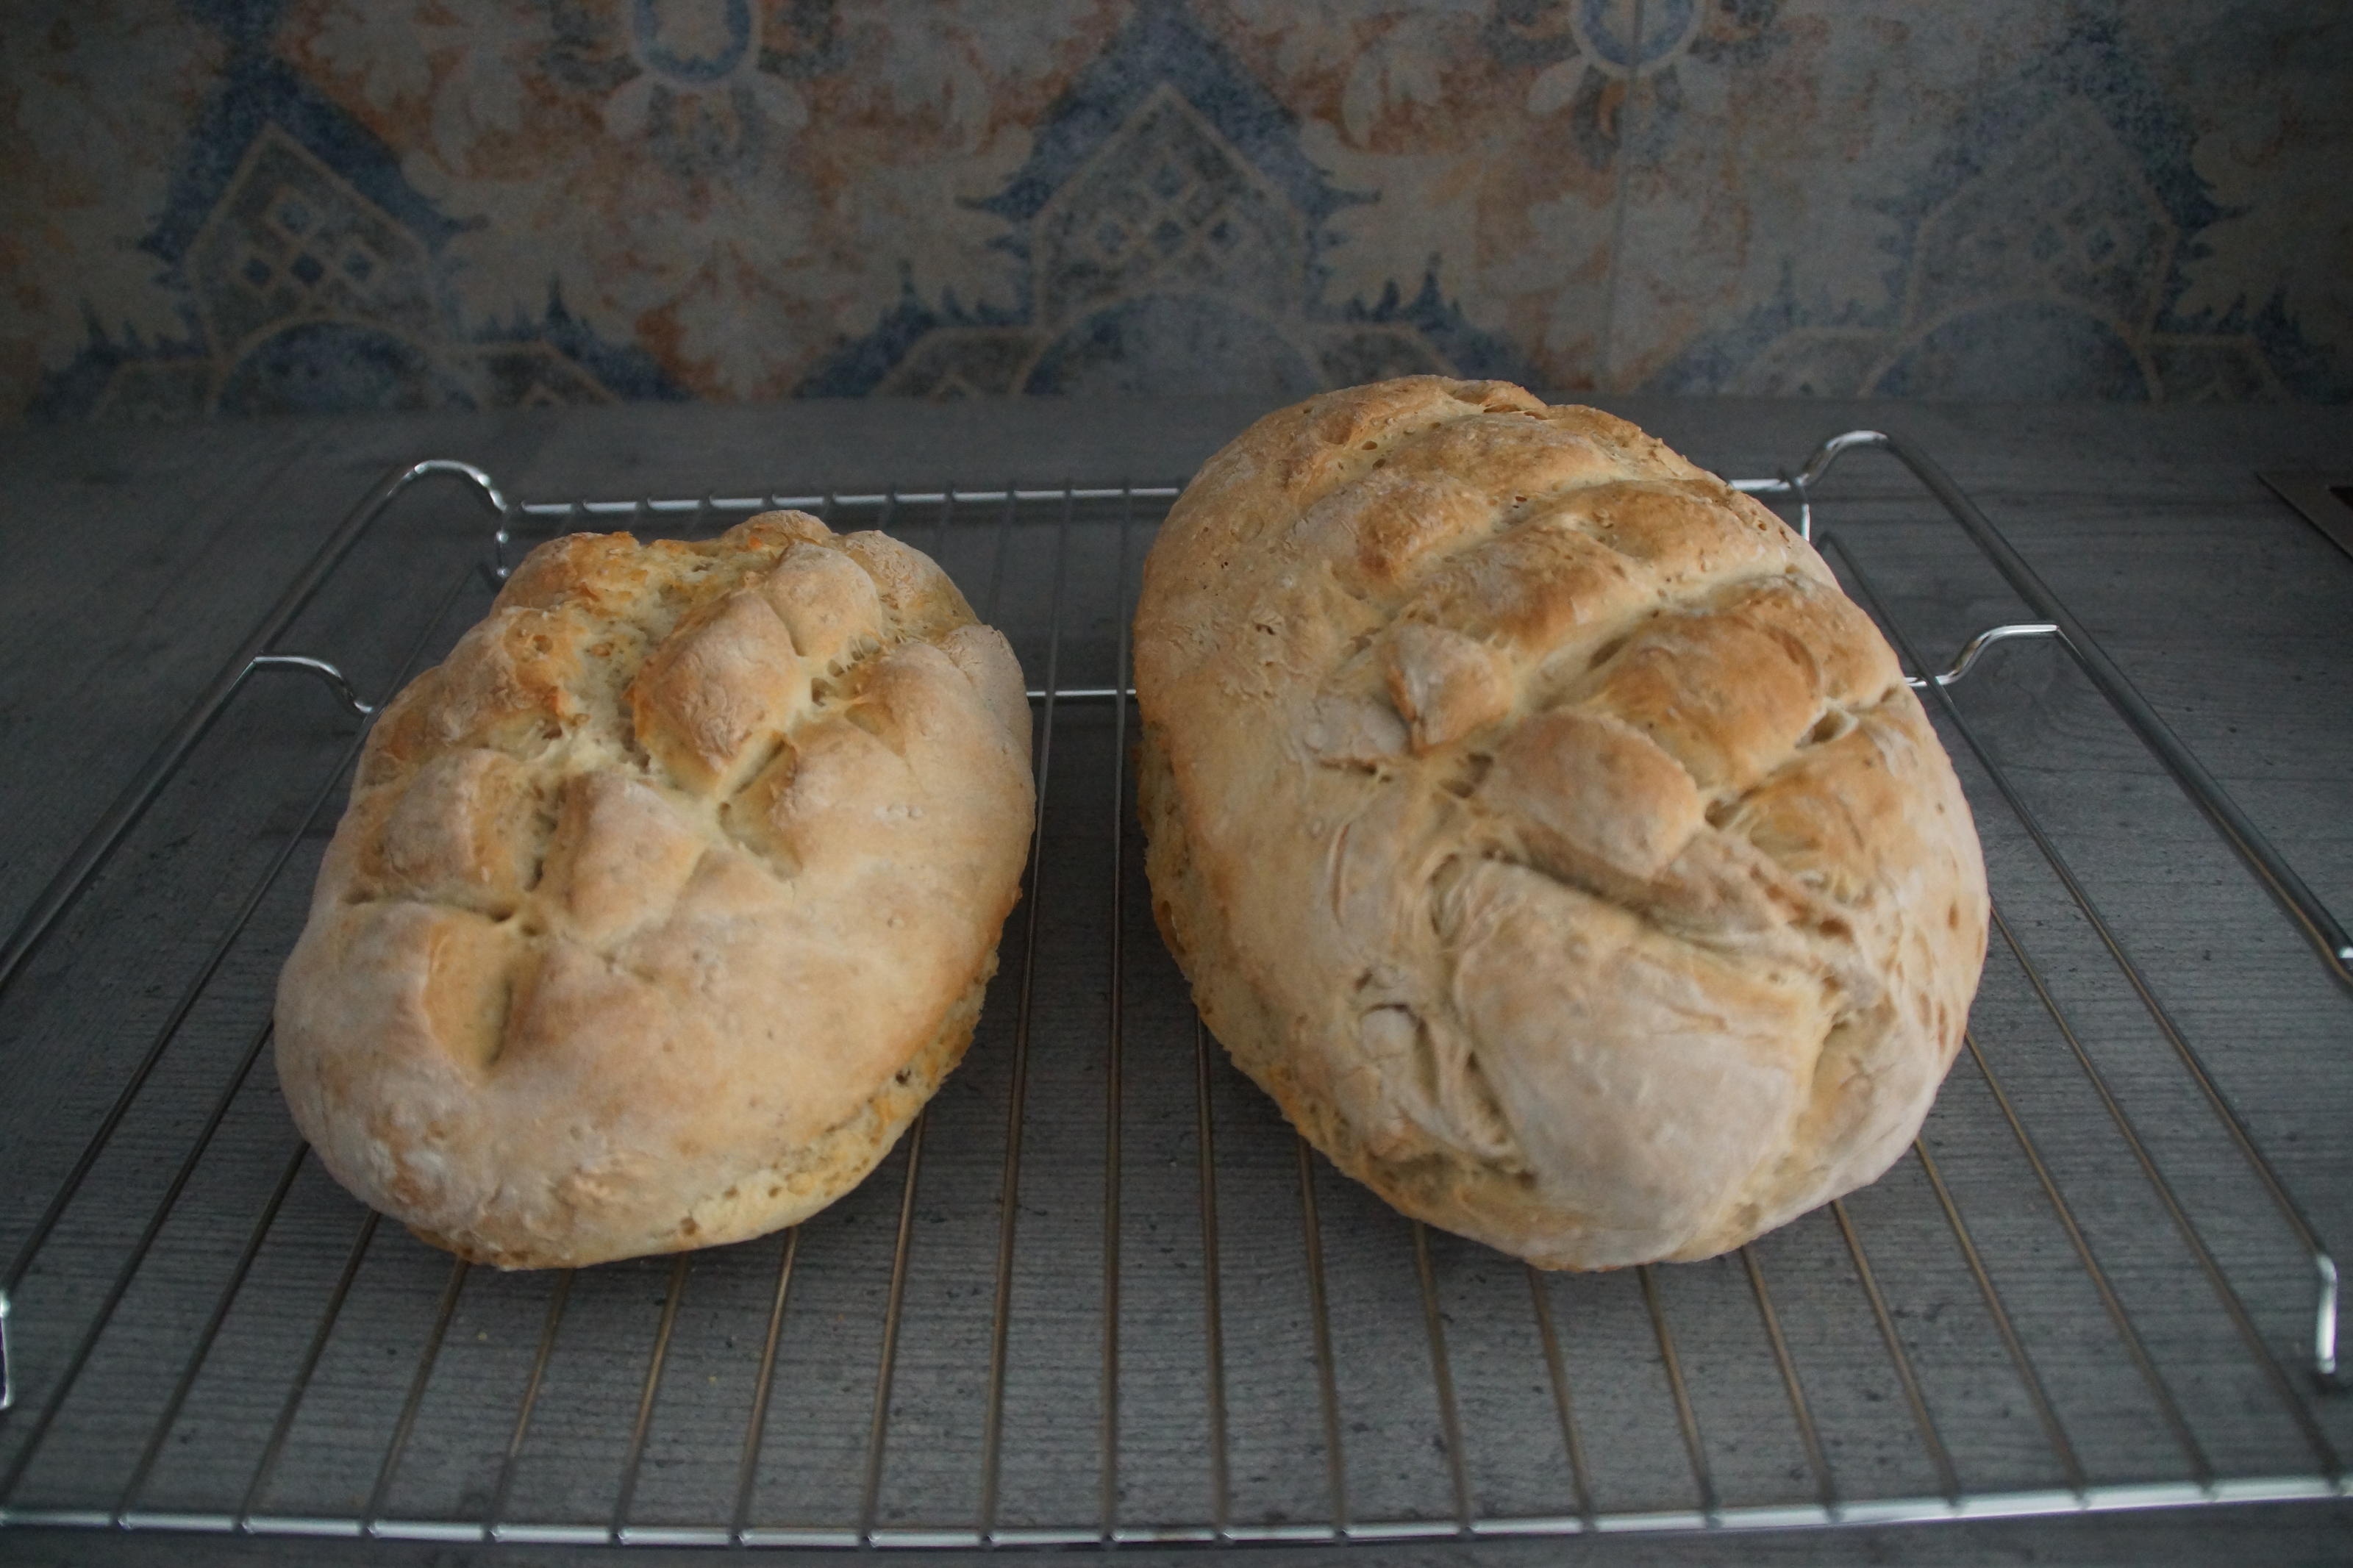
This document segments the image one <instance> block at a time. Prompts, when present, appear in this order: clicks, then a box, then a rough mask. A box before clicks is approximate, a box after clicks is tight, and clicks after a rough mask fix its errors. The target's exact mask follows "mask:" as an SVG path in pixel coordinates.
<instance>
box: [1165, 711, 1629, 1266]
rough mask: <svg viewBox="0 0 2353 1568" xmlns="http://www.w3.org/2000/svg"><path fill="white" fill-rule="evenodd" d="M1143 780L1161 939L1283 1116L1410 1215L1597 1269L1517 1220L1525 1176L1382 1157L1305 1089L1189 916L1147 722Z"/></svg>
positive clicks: (1189, 885)
mask: <svg viewBox="0 0 2353 1568" xmlns="http://www.w3.org/2000/svg"><path fill="white" fill-rule="evenodd" d="M1135 784H1136V815H1137V816H1138V817H1139V818H1140V819H1141V822H1142V826H1143V828H1144V833H1145V864H1146V866H1147V868H1148V872H1149V878H1150V881H1151V884H1152V889H1153V898H1152V914H1153V920H1154V921H1155V924H1157V925H1158V927H1159V928H1160V936H1161V940H1162V941H1163V942H1166V944H1167V946H1168V951H1169V952H1170V953H1171V954H1172V955H1174V956H1175V958H1176V965H1177V967H1178V968H1179V969H1180V970H1181V971H1183V972H1184V974H1185V978H1186V981H1187V984H1188V985H1189V987H1190V989H1191V991H1192V994H1193V1003H1194V1006H1195V1008H1196V1010H1197V1011H1198V1012H1199V1014H1200V1015H1201V1021H1202V1023H1203V1024H1204V1025H1205V1026H1207V1027H1208V1031H1209V1033H1210V1034H1211V1035H1212V1036H1214V1037H1216V1038H1217V1041H1218V1044H1219V1047H1221V1048H1222V1049H1223V1050H1224V1051H1225V1053H1226V1057H1227V1059H1228V1060H1229V1061H1231V1062H1232V1063H1233V1064H1234V1066H1235V1067H1236V1068H1239V1069H1240V1072H1241V1074H1242V1076H1243V1077H1245V1078H1247V1079H1250V1082H1252V1083H1254V1084H1256V1085H1257V1086H1258V1087H1259V1089H1260V1090H1261V1092H1263V1093H1264V1094H1265V1095H1266V1097H1267V1098H1268V1099H1270V1100H1273V1101H1274V1103H1275V1108H1276V1109H1277V1110H1281V1111H1282V1118H1283V1120H1284V1121H1288V1122H1289V1123H1291V1125H1292V1127H1293V1129H1295V1130H1296V1131H1298V1133H1299V1134H1300V1136H1301V1137H1303V1138H1304V1139H1306V1140H1307V1142H1309V1144H1311V1145H1312V1146H1313V1147H1314V1149H1315V1151H1316V1152H1318V1153H1320V1154H1322V1155H1323V1156H1324V1158H1325V1159H1326V1160H1329V1161H1330V1162H1331V1163H1332V1164H1333V1166H1334V1168H1335V1169H1336V1170H1337V1171H1339V1172H1340V1173H1341V1174H1342V1175H1345V1176H1346V1177H1348V1178H1350V1179H1351V1180H1353V1181H1355V1182H1357V1183H1358V1184H1362V1185H1363V1186H1365V1187H1367V1188H1369V1189H1370V1190H1371V1191H1372V1193H1373V1194H1374V1195H1376V1196H1377V1197H1378V1198H1380V1199H1381V1201H1382V1202H1384V1203H1386V1204H1388V1205H1389V1206H1390V1207H1391V1208H1394V1209H1396V1210H1397V1211H1398V1213H1400V1214H1402V1215H1406V1216H1407V1217H1408V1218H1409V1219H1414V1220H1419V1221H1420V1222H1421V1223H1423V1224H1425V1225H1432V1226H1437V1227H1438V1228H1439V1229H1440V1230H1443V1231H1447V1232H1450V1233H1451V1234H1453V1235H1456V1236H1461V1237H1468V1238H1469V1239H1471V1240H1472V1241H1476V1242H1480V1243H1482V1244H1484V1245H1486V1246H1488V1247H1494V1248H1496V1249H1497V1250H1499V1251H1503V1252H1508V1253H1510V1254H1512V1255H1513V1256H1514V1257H1517V1258H1522V1259H1524V1260H1525V1261H1526V1262H1529V1263H1532V1264H1534V1265H1535V1266H1536V1267H1537V1268H1553V1269H1575V1270H1578V1271H1581V1272H1596V1271H1599V1270H1597V1269H1596V1268H1594V1266H1593V1265H1590V1264H1584V1263H1579V1262H1577V1261H1576V1260H1575V1259H1574V1258H1568V1257H1566V1256H1563V1255H1562V1254H1560V1253H1559V1252H1557V1251H1546V1249H1545V1248H1544V1247H1542V1245H1541V1244H1540V1243H1538V1242H1537V1241H1536V1240H1535V1238H1534V1237H1531V1235H1530V1234H1529V1232H1528V1228H1527V1226H1525V1224H1523V1225H1521V1226H1513V1225H1512V1224H1511V1223H1510V1221H1509V1218H1508V1217H1507V1216H1509V1215H1512V1213H1513V1212H1514V1210H1524V1209H1525V1206H1526V1195H1525V1190H1524V1186H1523V1184H1522V1183H1520V1182H1518V1181H1516V1180H1514V1179H1513V1178H1510V1177H1507V1176H1504V1175H1502V1174H1499V1173H1496V1172H1493V1171H1491V1170H1487V1169H1484V1168H1482V1167H1479V1166H1475V1165H1472V1164H1468V1163H1452V1162H1442V1161H1438V1160H1423V1161H1417V1162H1414V1163H1411V1164H1409V1165H1397V1164H1392V1163H1389V1162H1387V1161H1383V1160H1379V1159H1377V1158H1375V1157H1374V1156H1373V1155H1372V1154H1371V1153H1370V1152H1368V1151H1367V1150H1366V1149H1365V1148H1364V1146H1363V1144H1362V1143H1361V1142H1358V1141H1357V1140H1356V1137H1355V1136H1354V1134H1353V1133H1352V1132H1351V1131H1349V1129H1348V1127H1347V1124H1346V1123H1345V1121H1342V1120H1341V1119H1340V1118H1339V1117H1338V1116H1337V1115H1336V1114H1335V1113H1334V1112H1333V1111H1332V1110H1331V1108H1330V1107H1329V1106H1328V1105H1327V1104H1326V1103H1325V1102H1324V1100H1321V1099H1319V1098H1318V1097H1316V1096H1314V1095H1310V1094H1306V1093H1303V1092H1302V1091H1301V1090H1300V1089H1299V1087H1298V1086H1297V1085H1296V1084H1295V1083H1294V1082H1293V1079H1292V1077H1291V1075H1290V1074H1289V1073H1287V1072H1285V1071H1284V1070H1283V1069H1282V1065H1281V1061H1280V1058H1279V1055H1278V1054H1277V1053H1276V1052H1274V1051H1271V1050H1260V1049H1257V1048H1254V1047H1256V1046H1257V1044H1258V1042H1259V1041H1261V1039H1263V1040H1266V1041H1269V1042H1271V1041H1272V1040H1274V1039H1275V1038H1276V1037H1277V1034H1276V1031H1277V1026H1276V1024H1275V1022H1274V1020H1272V1019H1271V1018H1269V1017H1268V1016H1266V1014H1265V1010H1264V1009H1263V1008H1262V1007H1261V1006H1260V1005H1258V1002H1257V998H1256V997H1254V996H1253V995H1252V994H1250V991H1249V989H1248V988H1247V987H1246V986H1243V985H1240V984H1235V983H1233V982H1232V981H1231V980H1230V978H1229V977H1231V976H1234V975H1237V974H1239V973H1241V971H1240V967H1239V966H1238V965H1237V964H1236V963H1232V962H1231V961H1230V960H1229V959H1227V958H1224V957H1222V956H1221V955H1220V954H1219V952H1217V951H1216V949H1217V947H1218V945H1219V934H1220V933H1219V932H1218V931H1213V930H1207V929H1201V928H1200V927H1198V925H1197V923H1196V922H1195V921H1192V920H1191V919H1189V918H1188V917H1189V913H1190V907H1191V906H1193V905H1195V904H1196V903H1197V902H1198V895H1197V894H1196V893H1195V891H1194V888H1195V879H1196V874H1195V869H1194V866H1193V861H1192V857H1191V854H1190V853H1189V851H1188V849H1187V845H1186V841H1185V832H1184V826H1183V819H1182V816H1181V814H1180V813H1179V812H1178V811H1177V810H1176V803H1175V798H1174V795H1173V792H1172V788H1171V784H1172V781H1171V779H1170V777H1169V772H1168V757H1167V753H1166V750H1165V749H1164V747H1163V746H1162V744H1161V742H1160V740H1159V737H1158V736H1157V735H1156V734H1155V731H1153V729H1152V727H1151V726H1150V725H1148V724H1147V725H1145V727H1144V729H1143V731H1142V733H1141V734H1140V735H1139V737H1138V738H1137V741H1136V752H1135ZM1221 982H1223V983H1221ZM1603 1267H1604V1268H1615V1267H1619V1266H1618V1265H1605V1266H1603Z"/></svg>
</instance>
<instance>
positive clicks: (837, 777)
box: [277, 512, 1034, 1268]
mask: <svg viewBox="0 0 2353 1568" xmlns="http://www.w3.org/2000/svg"><path fill="white" fill-rule="evenodd" d="M1033 806H1034V796H1033V794H1032V790H1031V784H1030V779H1029V703H1028V700H1027V698H1026V696H1025V695H1024V691H1023V682H1022V679H1021V673H1020V669H1019V667H1018V664H1017V663H1016V662H1015V660H1014V658H1013V654H1012V650H1011V649H1010V648H1009V647H1008V646H1007V645H1006V642H1005V639H1004V638H1003V637H1000V636H999V635H998V634H997V633H996V632H995V631H993V630H991V629H989V628H987V627H985V626H979V625H978V624H976V622H975V620H974V617H973V615H972V611H971V609H970V607H969V606H968V605H966V604H965V601H964V598H963V596H962V595H960V594H958V593H957V592H956V590H955V586H954V584H951V583H950V582H949V581H948V579H947V577H946V575H945V574H944V573H942V572H941V571H940V569H939V568H938V567H937V566H936V565H935V564H934V563H932V562H931V561H930V560H929V559H928V558H927V557H925V556H923V555H922V554H921V553H920V552H916V551H914V550H913V549H910V548H909V547H907V546H905V545H903V544H900V543H898V542H895V541H892V540H891V539H889V538H888V537H886V536H884V535H881V534H879V533H857V534H849V535H836V534H834V533H833V532H832V531H830V530H829V529H828V528H827V527H826V526H825V525H824V524H823V523H822V522H819V521H818V520H816V519H814V518H811V517H808V516H807V515H805V514H802V513H797V512H772V513H768V514H765V515H764V516H761V517H756V518H754V519H752V520H750V521H746V522H744V523H742V524H739V525H738V526H736V527H735V528H733V529H731V530H730V531H727V532H726V533H725V534H723V535H722V536H721V537H719V538H717V539H715V540H710V541H704V542H678V541H668V540H663V541H655V542H649V543H644V544H640V543H638V542H637V541H636V540H635V539H633V538H631V537H630V536H629V535H628V534H601V535H600V534H575V535H571V536H567V537H565V538H563V539H558V540H555V541H553V542H549V543H547V544H545V545H543V546H541V547H540V548H539V549H537V550H535V551H533V552H532V554H531V555H530V556H529V557H528V558H527V559H526V560H525V561H524V562H523V563H522V565H521V566H519V567H518V568H517V569H516V571H515V573H514V574H513V576H512V579H511V580H510V581H509V583H508V584H507V585H506V586H505V588H504V589H503V590H502V591H501V593H500V595H499V596H498V599H497V601H496V603H495V604H494V605H493V606H492V609H491V613H490V615H489V616H487V617H486V618H485V619H484V620H483V621H482V622H481V623H480V625H478V626H475V627H473V628H472V629H471V630H470V631H469V632H467V633H466V634H465V636H464V637H461V638H460V639H459V642H458V645H457V646H456V647H455V648H454V649H453V650H452V651H451V653H450V655H449V657H448V659H446V660H445V661H444V662H443V663H442V664H441V665H440V666H439V667H438V668H435V669H432V670H428V671H427V672H426V673H425V674H424V675H422V676H420V677H419V678H418V679H417V680H416V681H414V682H413V683H412V684H411V685H410V686H409V687H408V688H407V689H406V690H404V691H403V692H402V693H401V694H400V695H399V696H398V697H397V698H396V699H395V700H393V701H392V702H391V703H390V704H389V705H387V707H386V708H385V711H384V713H383V715H382V716H381V718H380V719H379V721H378V722H377V724H376V726H375V730H374V731H372V732H371V733H370V735H369V737H368V741H367V743H366V746H365V748H364V751H363V752H362V757H361V762H360V766H359V770H358V774H357V778H356V782H355V784H354V786H353V797H352V802H351V805H350V807H349V808H348V810H347V811H346V813H345V815H344V817H343V822H342V824H341V826H339V827H338V829H337V831H336V834H335V837H334V839H333V841H332V844H331V845H330V847H329V848H328V851H327V855H326V858H325V860H324V862H323V864H322V868H321V871H320V876H319V881H318V885H317V889H316V891H315V893H314V896H313V899H312V903H311V917H310V921H309V923H308V924H307V926H306V927H305V929H304V931H303V933H302V936H301V941H300V942H298V943H297V944H296V946H295V949H294V951H293V952H292V954H291V955H290V957H289V959H288V962H287V964H286V968H285V970H284V972H283V973H282V975H281V976H280V986H279V1000H278V1030H277V1055H278V1064H279V1075H280V1082H281V1084H282V1086H283V1088H284V1089H285V1093H286V1097H287V1100H288V1103H289V1105H290V1109H291V1110H292V1111H293V1113H294V1117H295V1120H296V1121H297V1122H298V1124H299V1125H300V1126H301V1129H302V1131H303V1132H304V1134H305V1135H306V1136H307V1137H309V1138H310V1139H311V1142H312V1143H313V1145H314V1146H315V1148H316V1149H317V1151H318V1153H319V1155H320V1158H321V1160H322V1163H324V1164H325V1165H326V1167H327V1168H328V1170H329V1171H331V1172H332V1173H333V1174H334V1175H335V1176H336V1178H337V1179H338V1180H340V1181H342V1182H343V1184H344V1185H345V1186H347V1187H349V1188H351V1189H352V1190H353V1192H354V1193H356V1194H358V1195H360V1196H361V1197H362V1198H364V1200H366V1201H367V1202H369V1203H371V1204H373V1205H375V1206H376V1207H378V1208H381V1209H383V1210H384V1211H385V1212H386V1213H388V1214H391V1215H394V1216H395V1217H396V1218H398V1219H401V1220H403V1221H404V1222H406V1224H408V1225H409V1226H410V1227H411V1228H412V1229H414V1230H415V1231H417V1234H418V1235H420V1236H421V1237H424V1238H425V1239H427V1240H428V1241H431V1242H433V1243H435V1244H436V1245H438V1246H441V1247H448V1248H449V1249H450V1250H452V1251H456V1252H458V1253H460V1254H461V1255H463V1256H465V1257H467V1258H473V1259H475V1260H477V1261H482V1262H490V1263H496V1264H499V1265H501V1266H505V1267H510V1268H522V1267H543V1266H554V1265H571V1264H580V1263H589V1262H596V1261H599V1260H602V1259H606V1258H623V1257H631V1256H636V1255H639V1254H644V1253H649V1252H661V1251H670V1250H676V1249H679V1248H683V1247H702V1246H709V1245H713V1244H715V1243H719V1242H723V1241H729V1240H734V1239H739V1238H742V1237H749V1236H755V1235H759V1234H762V1233H764V1232H765V1231H769V1230H774V1229H776V1228H778V1227H780V1226H785V1225H789V1224H792V1223H795V1222H796V1221H797V1220H799V1219H801V1218H804V1217H806V1216H807V1215H808V1214H811V1213H814V1212H815V1211H816V1210H817V1209H818V1208H820V1207H822V1206H824V1205H826V1204H827V1203H829V1202H831V1201H832V1200H833V1199H834V1198H835V1197H837V1196H839V1194H841V1193H843V1192H845V1191H847V1190H848V1189H849V1187H850V1186H852V1185H854V1184H856V1183H857V1182H858V1181H859V1180H860V1178H861V1177H863V1176H864V1175H865V1173H867V1172H868V1171H869V1170H871V1168H872V1167H873V1165H874V1164H875V1163H877V1162H878V1161H879V1160H880V1159H881V1156H882V1155H883V1153H884V1152H887V1151H888V1150H889V1148H890V1146H891V1144H892V1142H894V1141H895V1140H896V1139H897V1137H898V1135H899V1133H900V1132H901V1131H903V1129H904V1128H905V1126H906V1125H907V1123H908V1122H909V1121H911V1120H912V1119H913V1115H914V1113H915V1112H916V1110H919V1109H920V1108H921V1107H922V1105H923V1101H924V1100H927V1099H928V1098H929V1097H930V1095H931V1093H932V1091H933V1090H934V1089H935V1088H936V1087H937V1086H938V1084H939V1082H940V1080H941V1079H943V1078H944V1075H945V1074H946V1073H947V1072H948V1070H949V1069H951V1068H953V1067H954V1066H955V1062H956V1061H957V1059H958V1058H960V1057H961V1055H962V1054H963V1051H964V1049H965V1046H966V1044H967V1043H968V1042H969V1040H970V1038H971V1035H972V1030H973V1026H974V1024H975V1021H976V1018H977V1016H978V1011H979V1005H980V998H981V994H982V991H983V989H984V987H985V986H986V984H987V980H988V978H989V976H990V974H991V973H994V970H995V967H996V944H997V933H998V931H999V929H1000V927H1001V925H1002V923H1003V921H1004V918H1005V916H1006V914H1007V913H1008V911H1009V910H1010V909H1011V908H1012V905H1013V902H1014V900H1015V899H1016V897H1017V896H1018V887H1019V879H1020V874H1021V866H1022V862H1023V859H1024V857H1025V854H1026V849H1027V845H1028V838H1029V825H1030V817H1031V813H1032V810H1033Z"/></svg>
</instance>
